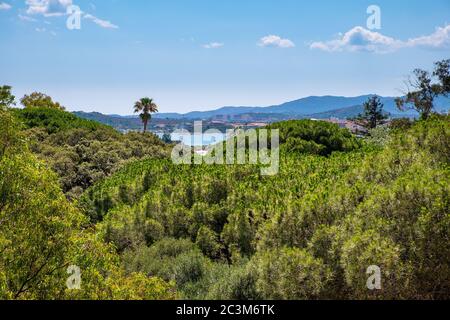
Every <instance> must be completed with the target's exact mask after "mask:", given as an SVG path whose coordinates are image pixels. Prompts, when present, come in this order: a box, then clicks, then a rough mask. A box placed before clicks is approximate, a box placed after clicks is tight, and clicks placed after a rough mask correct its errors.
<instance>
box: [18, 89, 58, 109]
mask: <svg viewBox="0 0 450 320" xmlns="http://www.w3.org/2000/svg"><path fill="white" fill-rule="evenodd" d="M20 103H21V104H22V105H23V106H24V107H25V108H30V109H31V108H46V109H56V110H64V109H65V108H64V107H63V106H61V105H60V104H59V103H58V102H53V100H52V98H51V97H50V96H48V95H46V94H44V93H41V92H33V93H32V94H30V95H25V96H23V98H22V99H20Z"/></svg>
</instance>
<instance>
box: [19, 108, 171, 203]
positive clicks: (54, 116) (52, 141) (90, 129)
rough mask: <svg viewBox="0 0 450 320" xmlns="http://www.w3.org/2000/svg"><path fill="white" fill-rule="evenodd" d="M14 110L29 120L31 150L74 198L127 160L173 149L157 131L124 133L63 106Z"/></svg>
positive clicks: (126, 194)
mask: <svg viewBox="0 0 450 320" xmlns="http://www.w3.org/2000/svg"><path fill="white" fill-rule="evenodd" d="M13 113H14V115H15V116H16V118H17V119H18V120H19V121H21V122H23V123H24V124H25V129H26V131H25V134H26V135H27V136H28V137H29V139H30V144H31V150H32V151H33V152H34V153H36V154H37V155H38V156H39V157H40V158H42V159H43V160H46V162H47V163H49V165H50V166H51V168H52V169H53V170H54V171H55V172H56V173H57V174H58V175H59V177H60V182H61V186H62V188H63V191H64V192H65V193H66V195H67V197H68V198H71V199H76V198H78V197H79V196H80V195H81V194H82V192H83V191H84V190H85V189H87V188H88V187H90V186H91V185H93V184H94V183H95V182H97V181H100V180H102V179H104V178H105V177H108V176H110V175H111V174H112V173H114V172H115V171H117V169H118V168H120V167H121V166H122V165H124V164H125V163H126V162H127V161H132V160H135V159H141V158H151V157H155V158H161V157H167V155H168V152H169V151H168V148H167V146H166V145H165V144H164V143H163V142H162V141H161V140H160V139H159V138H158V137H156V136H155V135H153V134H149V133H147V134H145V135H140V134H137V133H128V134H121V133H119V132H117V131H115V130H114V129H112V128H111V127H108V126H105V125H102V124H99V123H97V122H95V121H90V120H84V119H81V118H78V117H77V116H75V115H73V114H71V113H68V112H65V111H63V110H59V109H54V108H53V109H52V108H25V109H13ZM124 187H126V186H124ZM123 191H124V194H123V196H124V197H125V198H128V201H132V197H131V195H130V194H128V190H123Z"/></svg>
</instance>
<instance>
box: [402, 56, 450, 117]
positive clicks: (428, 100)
mask: <svg viewBox="0 0 450 320" xmlns="http://www.w3.org/2000/svg"><path fill="white" fill-rule="evenodd" d="M413 75H414V78H413V80H409V81H408V82H407V84H408V87H411V90H412V91H411V90H410V89H409V88H408V92H406V95H405V97H403V98H397V100H396V103H397V107H398V108H399V109H400V110H402V111H404V110H407V109H413V110H416V111H417V112H419V113H420V116H421V118H422V119H424V120H425V119H428V118H429V116H430V115H431V114H432V112H433V110H434V100H435V99H436V98H437V97H438V96H440V95H443V96H446V97H448V95H449V93H450V85H449V83H450V59H448V60H442V61H438V62H436V63H435V69H434V71H433V73H432V74H431V75H430V72H428V71H425V70H422V69H415V70H414V72H413Z"/></svg>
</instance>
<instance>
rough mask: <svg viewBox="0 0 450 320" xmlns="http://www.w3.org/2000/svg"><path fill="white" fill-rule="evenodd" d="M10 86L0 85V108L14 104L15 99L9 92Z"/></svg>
mask: <svg viewBox="0 0 450 320" xmlns="http://www.w3.org/2000/svg"><path fill="white" fill-rule="evenodd" d="M11 89H12V88H11V87H10V86H1V87H0V109H1V108H6V107H10V106H13V105H15V104H16V103H15V99H16V97H14V96H13V95H12V93H11Z"/></svg>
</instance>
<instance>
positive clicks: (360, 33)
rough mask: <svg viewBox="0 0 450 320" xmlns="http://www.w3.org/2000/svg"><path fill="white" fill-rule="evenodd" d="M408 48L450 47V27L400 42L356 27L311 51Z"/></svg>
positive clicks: (380, 51) (311, 46) (321, 43)
mask: <svg viewBox="0 0 450 320" xmlns="http://www.w3.org/2000/svg"><path fill="white" fill-rule="evenodd" d="M408 47H425V48H447V47H450V25H447V26H445V27H443V28H437V29H436V31H435V32H434V33H432V34H431V35H428V36H422V37H418V38H412V39H409V40H407V41H402V40H398V39H394V38H391V37H388V36H385V35H383V34H381V33H378V32H374V31H370V30H367V29H365V28H363V27H360V26H357V27H354V28H353V29H351V30H350V31H347V32H346V33H345V34H343V35H340V36H339V37H338V38H337V39H335V40H331V41H325V42H314V43H312V44H311V45H310V48H311V49H319V50H323V51H328V52H339V51H349V52H356V51H367V52H374V53H387V52H392V51H396V50H399V49H401V48H408Z"/></svg>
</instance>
